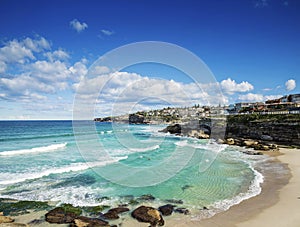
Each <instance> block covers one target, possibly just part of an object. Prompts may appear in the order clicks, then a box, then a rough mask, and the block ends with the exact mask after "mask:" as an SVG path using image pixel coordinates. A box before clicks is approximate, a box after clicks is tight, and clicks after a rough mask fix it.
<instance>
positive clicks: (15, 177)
mask: <svg viewBox="0 0 300 227" xmlns="http://www.w3.org/2000/svg"><path fill="white" fill-rule="evenodd" d="M127 158H128V157H127V156H123V157H116V158H114V159H113V160H108V161H96V162H79V163H72V164H70V165H68V166H63V167H57V168H51V169H47V170H44V171H39V172H33V173H26V174H17V173H16V174H10V175H11V176H9V175H8V174H6V177H5V178H6V179H4V180H0V185H9V184H15V183H20V182H24V181H26V180H34V179H38V178H42V177H46V176H49V175H50V174H61V173H68V172H78V171H83V170H86V169H89V168H93V167H99V166H105V165H109V164H112V163H115V162H118V161H120V160H124V159H127Z"/></svg>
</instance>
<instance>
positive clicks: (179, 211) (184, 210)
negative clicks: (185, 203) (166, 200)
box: [174, 207, 190, 215]
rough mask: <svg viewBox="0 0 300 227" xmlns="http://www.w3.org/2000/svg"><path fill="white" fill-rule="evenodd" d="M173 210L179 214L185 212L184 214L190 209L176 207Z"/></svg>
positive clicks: (188, 212)
mask: <svg viewBox="0 0 300 227" xmlns="http://www.w3.org/2000/svg"><path fill="white" fill-rule="evenodd" d="M174 212H176V213H180V214H185V215H188V214H190V211H189V210H188V209H187V208H182V207H181V208H176V209H175V210H174Z"/></svg>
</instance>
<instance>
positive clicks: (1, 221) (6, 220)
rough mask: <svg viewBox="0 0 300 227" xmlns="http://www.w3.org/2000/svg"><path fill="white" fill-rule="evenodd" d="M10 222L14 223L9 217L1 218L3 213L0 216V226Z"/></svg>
mask: <svg viewBox="0 0 300 227" xmlns="http://www.w3.org/2000/svg"><path fill="white" fill-rule="evenodd" d="M11 222H14V219H12V218H11V217H7V216H3V213H2V215H0V224H2V223H11Z"/></svg>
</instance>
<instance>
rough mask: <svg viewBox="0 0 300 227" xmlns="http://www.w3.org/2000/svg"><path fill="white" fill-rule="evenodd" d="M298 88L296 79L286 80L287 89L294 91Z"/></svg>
mask: <svg viewBox="0 0 300 227" xmlns="http://www.w3.org/2000/svg"><path fill="white" fill-rule="evenodd" d="M295 88H296V81H295V80H293V79H290V80H288V81H286V82H285V89H286V90H287V91H292V90H294V89H295Z"/></svg>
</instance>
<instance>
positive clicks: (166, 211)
mask: <svg viewBox="0 0 300 227" xmlns="http://www.w3.org/2000/svg"><path fill="white" fill-rule="evenodd" d="M174 207H175V206H174V205H171V204H166V205H164V206H160V207H159V208H158V210H159V211H160V212H161V214H162V215H164V216H169V215H171V214H172V213H173V210H174Z"/></svg>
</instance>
